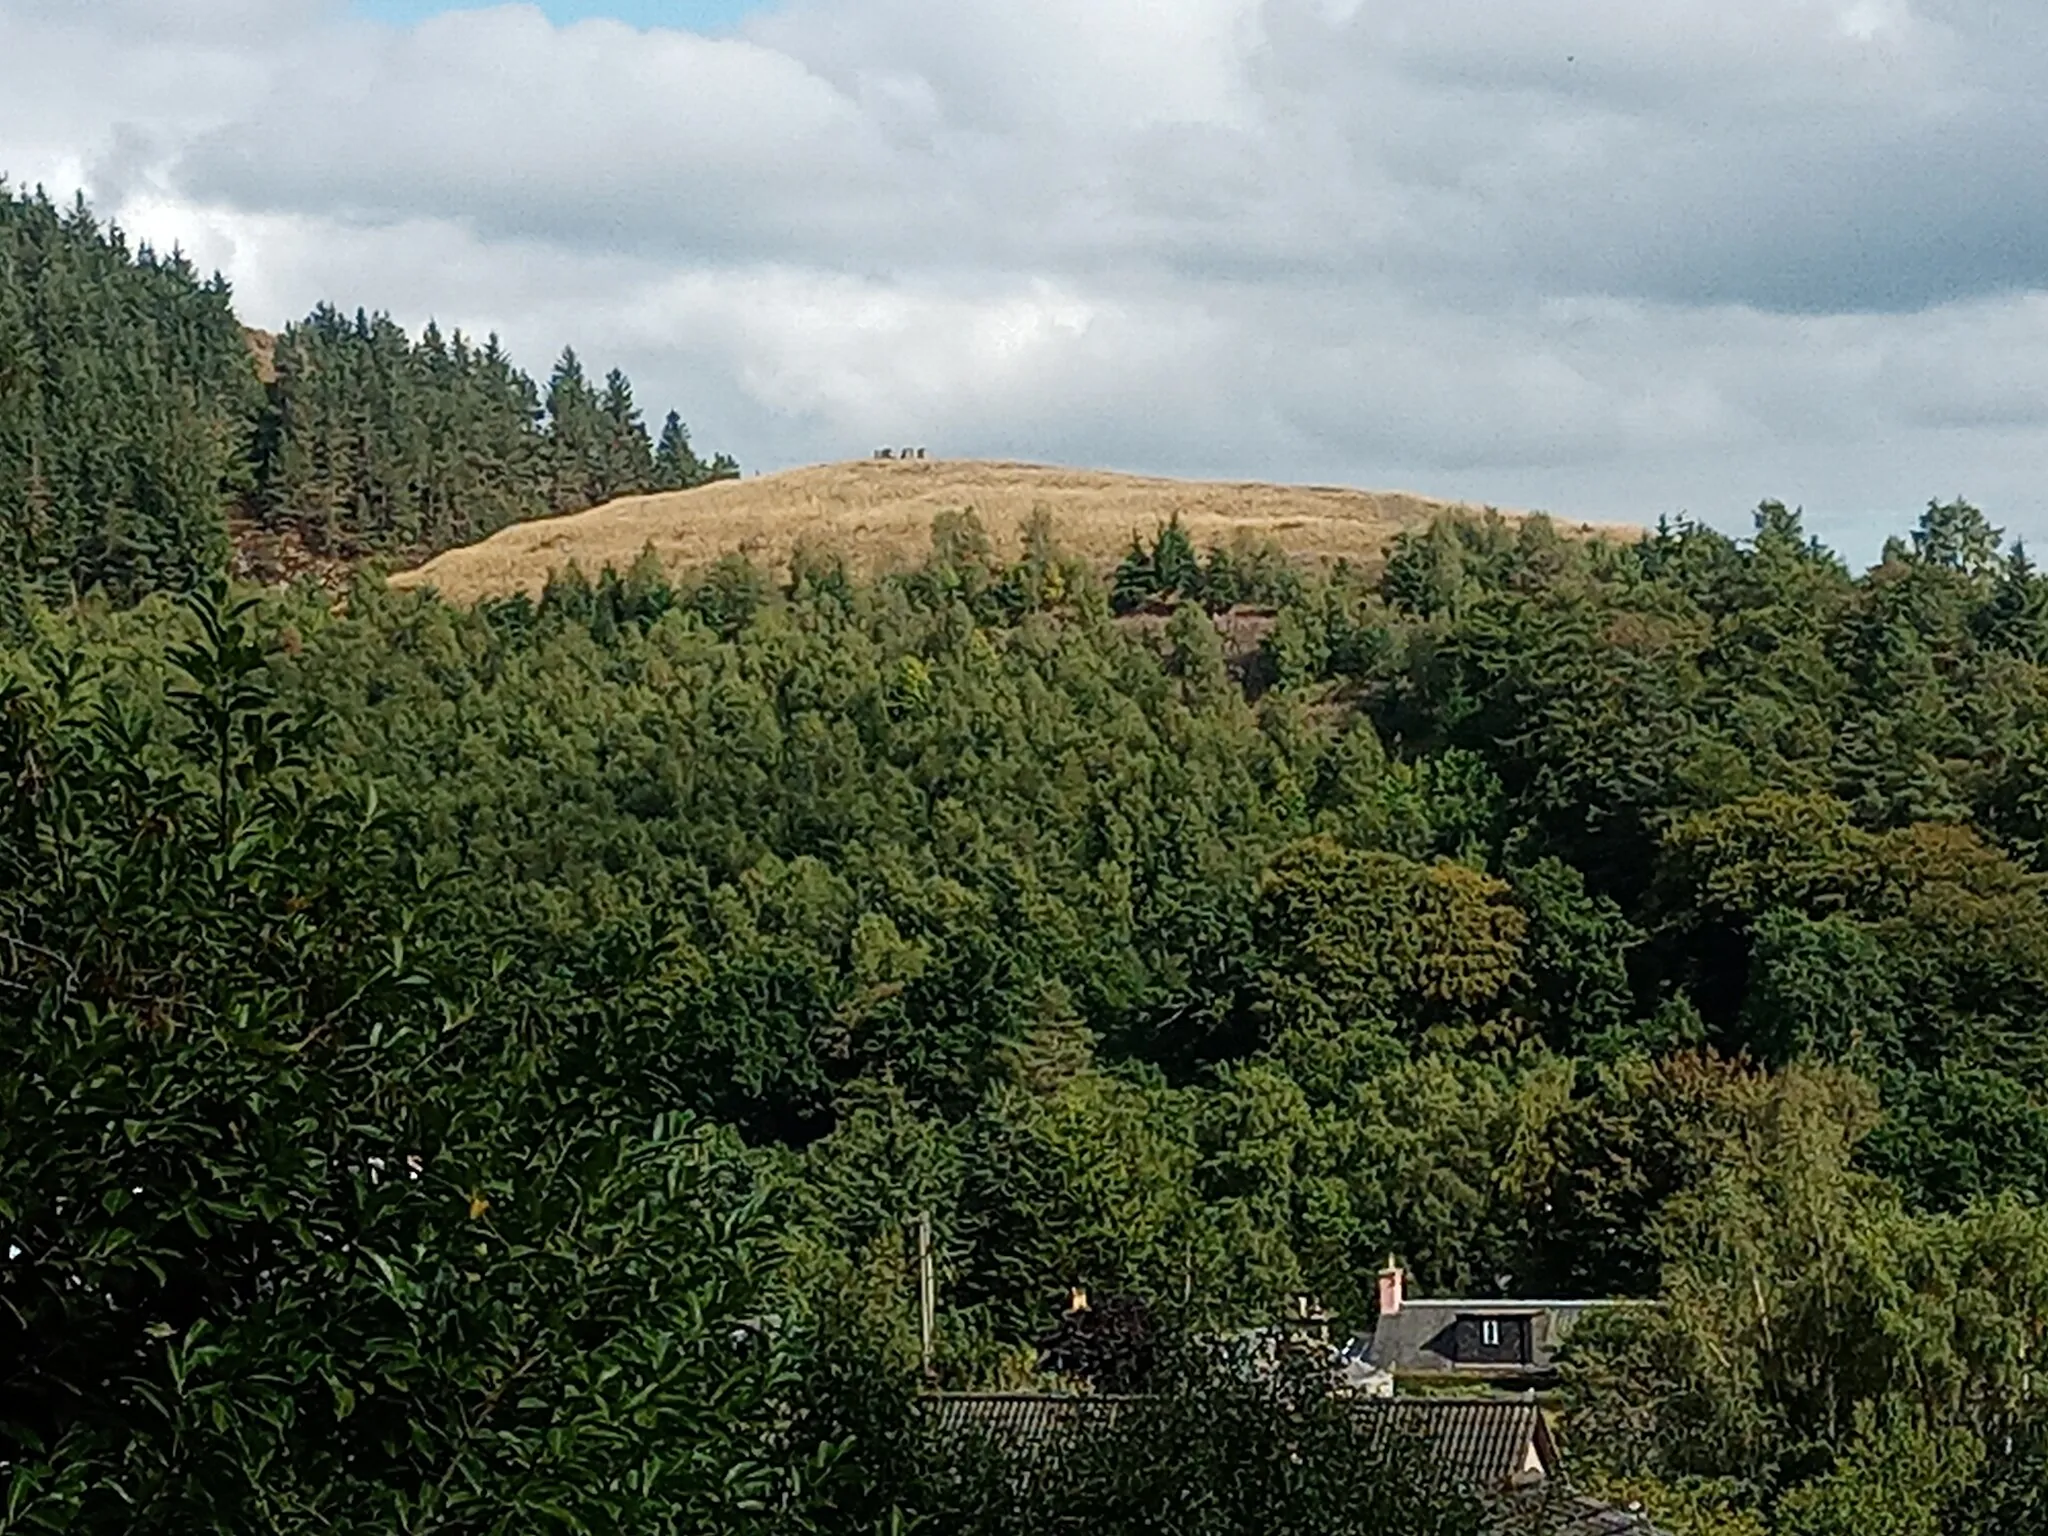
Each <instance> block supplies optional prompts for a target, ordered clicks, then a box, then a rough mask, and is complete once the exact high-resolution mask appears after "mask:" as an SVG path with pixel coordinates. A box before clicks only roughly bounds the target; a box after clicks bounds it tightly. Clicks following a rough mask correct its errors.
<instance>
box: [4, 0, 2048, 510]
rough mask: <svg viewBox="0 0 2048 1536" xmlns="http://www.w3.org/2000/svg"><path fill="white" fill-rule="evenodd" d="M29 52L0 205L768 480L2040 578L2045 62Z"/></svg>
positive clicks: (705, 41)
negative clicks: (1000, 486) (597, 371)
mask: <svg viewBox="0 0 2048 1536" xmlns="http://www.w3.org/2000/svg"><path fill="white" fill-rule="evenodd" d="M0 37H4V38H5V39H6V45H7V54H8V58H9V61H10V63H9V74H10V77H11V81H18V82H19V84H20V86H21V88H20V89H18V90H10V91H9V92H7V93H0V166H4V167H7V168H9V169H11V170H12V171H13V172H14V174H15V175H16V179H17V180H19V179H23V178H24V177H28V178H33V177H38V176H39V177H42V178H45V179H48V180H51V181H53V182H55V183H57V184H58V185H59V186H60V187H62V186H64V185H65V184H66V183H67V182H77V183H79V184H83V185H85V186H87V187H88V188H89V189H90V190H91V191H92V192H93V193H94V194H95V196H96V197H98V198H99V199H100V200H101V201H102V203H103V205H104V206H105V207H106V211H109V212H114V213H118V214H119V215H120V216H121V217H122V218H123V220H124V221H125V222H127V223H129V224H130V225H131V226H132V227H135V228H136V229H137V230H138V231H139V232H142V233H146V234H149V235H151V236H153V237H154V238H156V239H158V240H159V241H160V242H166V243H167V242H168V240H169V239H170V238H172V237H175V238H178V239H181V240H182V241H183V243H184V244H185V245H186V246H187V247H188V248H189V249H191V250H192V252H193V254H194V255H195V256H197V257H198V258H199V259H201V260H202V261H218V262H220V263H221V264H222V265H224V266H225V267H226V268H227V269H228V270H229V271H230V273H231V275H232V276H233V277H234V278H235V280H236V283H237V287H238V292H239V294H240V297H241V301H242V303H243V305H244V307H245V309H247V310H248V311H249V312H250V314H251V317H252V318H254V319H258V320H265V321H269V322H272V323H276V322H278V321H281V320H282V319H284V318H286V317H288V316H290V315H292V314H295V313H303V312H304V310H305V309H307V308H308V307H310V305H311V304H312V303H313V302H314V301H316V300H318V299H321V298H333V299H336V300H338V301H340V302H343V303H345V304H349V305H354V304H356V303H363V304H370V305H379V304H381V305H385V306H388V307H390V308H391V309H393V310H394V311H395V312H396V313H398V314H399V316H400V317H401V318H402V319H406V320H408V321H410V322H413V323H418V322H419V321H421V320H423V319H425V318H426V317H427V316H428V315H430V314H431V315H435V316H438V317H439V318H441V319H442V321H443V323H444V324H457V323H459V324H462V325H465V326H467V327H469V328H470V329H472V330H478V331H481V330H489V329H495V330H498V331H501V332H503V334H504V335H505V336H506V338H507V340H508V341H509V342H510V343H511V344H512V345H513V346H514V347H515V348H516V349H517V351H518V353H519V355H520V356H521V357H522V358H523V359H525V360H526V362H527V363H528V365H529V366H531V367H534V368H536V369H538V368H544V367H545V366H546V363H547V360H548V358H549V356H550V355H551V354H552V353H553V351H554V350H555V349H557V348H558V347H559V346H560V345H561V344H562V343H563V342H565V341H573V342H575V343H576V345H577V346H578V347H579V349H581V350H583V351H585V352H586V353H587V354H589V355H592V356H593V357H595V358H600V359H603V360H606V361H609V360H611V359H613V358H617V359H618V360H619V361H621V362H622V363H623V364H624V365H625V366H627V367H628V368H629V369H630V370H631V371H632V372H633V374H634V376H635V378H636V380H638V381H639V382H640V385H641V390H640V393H641V397H642V399H643V400H644V401H646V402H648V403H649V404H650V405H654V406H659V405H660V404H661V403H663V402H665V401H667V400H670V399H673V400H675V401H676V402H677V403H678V404H679V405H680V406H682V407H683V408H684V410H685V413H686V414H687V415H688V416H689V417H690V419H691V421H692V424H693V426H695V427H696V428H697V430H698V435H699V438H700V440H702V441H705V442H707V443H711V442H715V443H718V444H720V445H722V446H730V447H732V448H734V449H736V450H737V451H738V452H739V453H740V454H741V455H742V457H743V458H744V459H745V460H746V461H747V462H748V463H749V464H750V465H756V466H761V465H774V464H780V463H789V462H797V461H801V460H808V459H816V458H826V457H837V456H842V455H847V454H855V453H860V452H864V451H865V450H866V448H867V447H869V446H871V444H872V442H876V441H889V440H895V439H902V440H905V441H922V442H928V443H931V444H933V445H934V446H935V447H939V446H943V447H944V449H945V450H946V451H949V452H974V453H1004V454H1017V455H1025V456H1038V457H1046V458H1053V459H1066V460H1071V461H1089V462H1100V463H1108V464H1116V465H1123V466H1127V467H1132V468H1144V469H1152V470H1162V471H1167V472H1175V471H1179V472H1186V473H1217V474H1230V475H1269V476H1281V477H1288V478H1313V479H1333V480H1348V481H1352V482H1354V483H1365V484H1388V483H1402V484H1407V485H1410V486H1413V487H1415V488H1418V489H1425V490H1433V491H1441V492H1445V493H1449V494H1464V495H1472V496H1477V497H1480V498H1482V499H1487V500H1492V501H1495V502H1499V503H1502V504H1509V505H1529V504H1545V505H1550V506H1552V507H1555V508H1557V509H1558V510H1561V511H1568V512H1573V513H1577V514H1579V515H1584V516H1603V515H1604V516H1635V517H1640V518H1646V519H1647V518H1654V517H1655V516H1657V515H1658V514H1659V513H1661V512H1667V511H1675V510H1679V509H1681V508H1684V509H1688V510H1691V511H1693V512H1697V513H1705V514H1709V515H1712V516H1715V517H1717V518H1719V519H1721V520H1724V521H1731V522H1733V523H1734V524H1735V525H1738V526H1740V525H1741V523H1742V520H1743V508H1744V507H1746V506H1748V505H1752V504H1753V503H1754V502H1755V500H1756V499H1758V498H1759V497H1761V496H1763V495H1767V494H1769V495H1779V496H1783V497H1786V498H1787V499H1790V500H1803V501H1806V502H1807V503H1808V504H1809V505H1810V506H1811V507H1813V508H1815V509H1816V516H1817V518H1818V520H1819V521H1820V523H1821V524H1822V525H1824V526H1831V527H1835V528H1838V529H1844V530H1848V531H1849V537H1850V538H1851V541H1852V543H1854V542H1855V541H1857V540H1861V541H1862V543H1860V544H1857V545H1856V547H1857V548H1858V549H1866V550H1867V549H1874V547H1875V540H1876V537H1877V534H1876V533H1875V532H1874V531H1873V530H1871V529H1869V528H1867V527H1865V526H1864V524H1865V522H1866V521H1867V518H1868V515H1869V513H1870V512H1871V510H1872V509H1875V508H1888V509H1891V510H1892V511H1893V512H1894V513H1895V514H1896V515H1899V516H1905V515H1909V514H1910V510H1911V508H1912V507H1914V506H1915V505H1917V504H1918V503H1920V502H1921V501H1924V499H1925V497H1926V496H1927V495H1930V494H1947V493H1949V492H1951V491H1953V490H1955V489H1957V488H1962V489H1965V490H1969V491H1970V492H1971V493H1972V494H1974V495H1976V496H1977V497H1978V498H1979V499H1980V500H1985V501H1987V502H1991V501H1997V502H1999V503H2000V504H1999V505H1997V506H1995V507H1994V511H1995V512H1996V513H1997V514H1998V515H1999V516H2000V517H2001V518H2002V519H2003V520H2004V521H2005V522H2006V523H2007V524H2009V525H2011V526H2013V527H2016V528H2021V529H2027V530H2030V531H2034V532H2035V533H2036V534H2037V535H2038V534H2041V533H2044V532H2048V512H2044V511H2043V509H2042V508H2041V505H2040V500H2039V492H2038V490H2036V488H2035V487H2036V486H2037V485H2038V484H2039V483H2040V482H2041V481H2042V479H2043V474H2042V471H2043V470H2044V469H2048V372H2044V369H2043V366H2042V365H2041V364H2039V363H2038V362H2036V361H2035V360H2036V359H2037V358H2039V357H2041V356H2044V355H2048V352H2044V351H2043V349H2042V343H2043V342H2044V341H2048V334H2044V332H2048V307H2044V304H2048V301H2044V300H2043V298H2042V297H2041V295H2042V293H2043V292H2044V291H2048V271H2044V267H2048V254H2044V253H2048V169H2044V168H2043V165H2042V162H2041V161H2040V158H2039V156H2038V154H2037V152H2036V151H2035V149H2034V146H2035V145H2037V144H2038V143H2039V142H2040V139H2041V137H2042V130H2043V128H2048V121H2044V114H2048V91H2044V90H2043V86H2044V85H2048V14H2044V15H2043V16H2042V17H2041V18H2040V19H2038V20H2036V19H2035V18H2034V17H2033V16H2032V15H2031V14H2026V15H2016V14H2015V13H2014V11H2013V10H2012V8H2010V7H1999V6H1994V5H1992V4H1991V3H1990V0H1720V3H1707V0H1672V3H1670V4H1667V5H1659V6H1655V7H1645V6H1641V5H1631V4H1625V3H1622V0H1560V3H1556V4H1546V5H1527V4H1520V5H1517V4H1511V3H1508V0H1170V3H1169V0H980V3H978V4H976V5H972V6H958V5H945V4H941V3H939V0H789V3H786V4H784V5H783V6H782V7H781V8H779V9H777V10H773V11H770V12H767V13H764V14H761V15H758V16H756V17H755V18H754V19H752V20H751V21H749V22H747V23H745V24H744V25H743V26H742V27H740V28H739V29H738V30H737V32H735V33H733V34H731V35H726V36H721V37H718V38H710V37H702V36H697V35H694V34H691V33H688V32H683V31H673V30H670V31H664V30H658V29H657V30H649V29H637V28H633V27H628V26H625V25H622V24H619V23H610V22H602V21H589V22H581V23H577V24H575V25H571V26H557V25H553V24H551V23H550V22H548V21H547V20H546V18H545V17H543V16H542V15H541V13H540V12H539V11H538V10H537V9H534V8H531V7H527V6H518V5H511V6H503V7H499V8H496V9H486V10H470V11H462V12H454V13H450V14H446V15H442V16H439V17H436V18H434V19H432V20H430V21H427V22H424V23H421V24H419V25H417V26H414V27H408V28H401V27H392V26H386V25H378V24H373V23H369V22H365V21H363V20H361V19H359V18H356V17H353V16H352V15H350V14H349V13H347V12H346V11H345V10H344V9H343V8H342V7H341V6H340V5H339V4H338V3H331V0H330V3H323V0H281V3H280V0H261V3H259V0H195V3H192V4H187V5H183V6H180V7H163V6H158V5H152V4H145V3H142V0H109V3H107V4H102V5H96V6H93V7H78V6H75V5H69V4H67V5H62V6H60V5H58V4H57V3H55V0H0ZM16 61H19V63H18V64H17V62H16ZM87 77H90V78H91V79H92V80H93V81H94V82H95V88H94V89H93V90H92V91H89V92H88V91H79V90H77V89H76V82H77V81H78V80H79V79H81V78H87ZM1831 520H1832V521H1831Z"/></svg>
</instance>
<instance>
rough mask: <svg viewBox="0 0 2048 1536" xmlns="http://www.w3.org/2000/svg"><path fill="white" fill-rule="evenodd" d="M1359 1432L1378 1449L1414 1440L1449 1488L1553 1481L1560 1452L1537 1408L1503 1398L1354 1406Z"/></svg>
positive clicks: (1372, 1401) (1385, 1400) (1376, 1401)
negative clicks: (1402, 1438)
mask: <svg viewBox="0 0 2048 1536" xmlns="http://www.w3.org/2000/svg"><path fill="white" fill-rule="evenodd" d="M1351 1411H1352V1412H1353V1414H1355V1415H1356V1416H1357V1419H1358V1424H1359V1428H1360V1429H1361V1430H1363V1431H1364V1432H1365V1434H1366V1437H1367V1439H1368V1441H1369V1442H1371V1443H1373V1444H1375V1445H1378V1444H1384V1443H1386V1442H1387V1441H1389V1440H1392V1439H1393V1438H1394V1437H1396V1436H1400V1435H1408V1436H1412V1437H1413V1438H1414V1439H1415V1440H1416V1441H1417V1442H1419V1443H1420V1444H1423V1445H1427V1446H1428V1447H1429V1450H1430V1453H1431V1454H1430V1463H1431V1465H1432V1467H1434V1468H1435V1470H1436V1472H1437V1475H1438V1476H1439V1477H1440V1478H1441V1479H1442V1481H1443V1483H1444V1484H1445V1485H1446V1486H1448V1487H1455V1488H1468V1489H1491V1488H1505V1487H1507V1486H1508V1485H1509V1484H1510V1483H1513V1482H1514V1481H1515V1480H1517V1479H1518V1478H1523V1477H1527V1476H1531V1475H1534V1476H1537V1477H1552V1476H1555V1475H1556V1473H1557V1470H1558V1461H1557V1446H1556V1444H1555V1443H1554V1442H1553V1441H1552V1439H1551V1437H1550V1426H1549V1424H1547V1423H1546V1422H1545V1421H1544V1418H1543V1410H1542V1409H1541V1408H1539V1407H1538V1406H1537V1405H1536V1404H1535V1403H1534V1402H1517V1401H1514V1400H1512V1399H1507V1398H1502V1399H1500V1400H1498V1401H1489V1400H1486V1399H1483V1398H1448V1397H1438V1398H1430V1397H1381V1398H1368V1399H1365V1400H1363V1401H1360V1402H1355V1403H1353V1404H1351Z"/></svg>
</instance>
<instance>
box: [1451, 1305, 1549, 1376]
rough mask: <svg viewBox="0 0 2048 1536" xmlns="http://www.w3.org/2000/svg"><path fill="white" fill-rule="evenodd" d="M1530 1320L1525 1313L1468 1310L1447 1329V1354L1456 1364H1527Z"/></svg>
mask: <svg viewBox="0 0 2048 1536" xmlns="http://www.w3.org/2000/svg"><path fill="white" fill-rule="evenodd" d="M1530 1321H1531V1319H1530V1317H1529V1315H1528V1314H1527V1313H1514V1312H1506V1313H1500V1312H1491V1313H1490V1312H1482V1313H1479V1314H1477V1315H1476V1316H1475V1315H1474V1314H1472V1313H1470V1312H1467V1313H1465V1314H1464V1315H1463V1316H1461V1317H1459V1318H1458V1320H1457V1321H1456V1322H1455V1323H1453V1324H1452V1326H1451V1327H1450V1329H1449V1330H1447V1331H1448V1332H1449V1334H1450V1337H1449V1338H1448V1339H1446V1340H1445V1341H1444V1342H1445V1343H1446V1344H1448V1345H1449V1346H1450V1347H1449V1350H1448V1351H1447V1353H1448V1356H1449V1358H1450V1360H1451V1361H1452V1363H1454V1364H1457V1365H1482V1366H1484V1365H1528V1364H1530V1348H1529V1346H1530V1343H1531V1339H1530V1332H1531V1329H1530Z"/></svg>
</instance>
